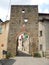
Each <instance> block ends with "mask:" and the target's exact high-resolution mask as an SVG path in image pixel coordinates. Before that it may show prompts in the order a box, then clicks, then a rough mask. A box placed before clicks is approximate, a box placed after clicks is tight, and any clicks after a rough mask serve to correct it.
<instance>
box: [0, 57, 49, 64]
mask: <svg viewBox="0 0 49 65" xmlns="http://www.w3.org/2000/svg"><path fill="white" fill-rule="evenodd" d="M0 65H49V59H45V58H33V57H15V58H11V59H9V60H4V61H3V64H0Z"/></svg>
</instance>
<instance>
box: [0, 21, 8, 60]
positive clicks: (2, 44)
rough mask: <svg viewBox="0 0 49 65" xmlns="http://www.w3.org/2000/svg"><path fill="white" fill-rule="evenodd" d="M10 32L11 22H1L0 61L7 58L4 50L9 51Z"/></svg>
mask: <svg viewBox="0 0 49 65" xmlns="http://www.w3.org/2000/svg"><path fill="white" fill-rule="evenodd" d="M8 31H9V21H6V22H3V21H2V20H1V21H0V59H2V58H5V55H4V54H3V50H5V51H7V42H8V41H7V40H8Z"/></svg>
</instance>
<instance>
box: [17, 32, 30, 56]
mask: <svg viewBox="0 0 49 65" xmlns="http://www.w3.org/2000/svg"><path fill="white" fill-rule="evenodd" d="M17 52H18V54H17V55H18V56H29V35H28V34H27V33H21V34H20V35H19V36H18V47H17Z"/></svg>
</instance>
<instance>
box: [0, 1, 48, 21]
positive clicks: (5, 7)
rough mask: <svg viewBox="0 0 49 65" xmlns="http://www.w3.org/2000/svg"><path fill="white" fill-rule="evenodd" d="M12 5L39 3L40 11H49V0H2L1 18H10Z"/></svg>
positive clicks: (0, 3)
mask: <svg viewBox="0 0 49 65" xmlns="http://www.w3.org/2000/svg"><path fill="white" fill-rule="evenodd" d="M11 5H38V12H39V13H49V0H0V19H2V20H3V21H5V20H9V19H10V8H11Z"/></svg>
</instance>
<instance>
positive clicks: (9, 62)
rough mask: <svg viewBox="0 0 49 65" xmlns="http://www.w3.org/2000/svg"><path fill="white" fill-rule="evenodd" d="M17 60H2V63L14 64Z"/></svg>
mask: <svg viewBox="0 0 49 65" xmlns="http://www.w3.org/2000/svg"><path fill="white" fill-rule="evenodd" d="M15 61H16V60H14V59H6V60H0V65H13V64H14V62H15Z"/></svg>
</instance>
